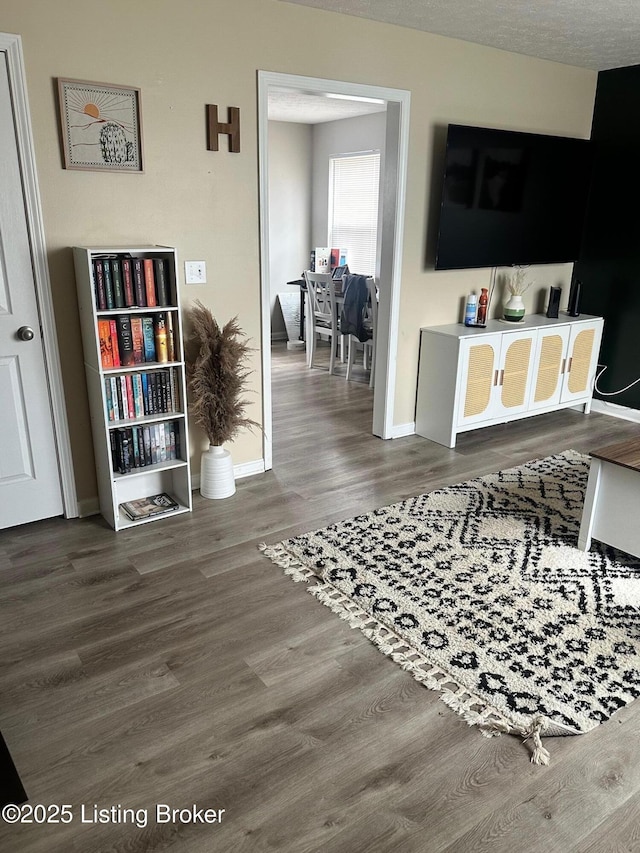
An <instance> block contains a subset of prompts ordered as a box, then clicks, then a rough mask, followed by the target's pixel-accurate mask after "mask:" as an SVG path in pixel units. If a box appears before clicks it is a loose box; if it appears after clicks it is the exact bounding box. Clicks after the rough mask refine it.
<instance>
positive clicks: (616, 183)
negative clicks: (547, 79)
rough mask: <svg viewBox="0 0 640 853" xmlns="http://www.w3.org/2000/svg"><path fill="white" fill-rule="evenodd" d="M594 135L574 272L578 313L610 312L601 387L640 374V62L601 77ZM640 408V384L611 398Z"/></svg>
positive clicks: (611, 388)
mask: <svg viewBox="0 0 640 853" xmlns="http://www.w3.org/2000/svg"><path fill="white" fill-rule="evenodd" d="M591 138H592V140H593V143H594V148H595V165H594V175H593V183H592V188H591V196H590V200H589V209H588V212H587V220H586V225H585V233H584V241H583V246H582V251H581V253H580V259H579V261H578V262H577V264H576V267H575V275H576V277H577V278H578V279H579V280H580V281H581V282H582V300H581V303H580V310H581V312H582V313H585V314H599V315H601V316H603V317H604V321H605V322H604V336H603V342H602V349H601V351H600V362H601V363H602V364H605V365H607V370H606V371H605V373H604V374H603V376H602V377H601V378H600V381H599V383H598V387H599V388H600V390H601V391H607V392H610V391H617V390H618V389H620V388H623V387H625V386H626V385H628V384H629V383H630V382H633V380H634V379H638V378H640V65H634V66H632V67H630V68H616V69H614V70H612V71H601V72H600V74H599V75H598V85H597V90H596V102H595V109H594V115H593V125H592V132H591ZM595 397H596V399H597V398H600V399H605V400H608V401H609V402H612V403H616V404H617V405H620V406H627V407H629V408H633V409H640V382H638V384H637V385H635V386H634V387H633V388H630V389H629V390H628V391H625V392H623V393H622V394H617V395H616V396H613V397H604V396H602V395H600V394H598V393H597V392H596V394H595Z"/></svg>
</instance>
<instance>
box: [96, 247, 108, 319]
mask: <svg viewBox="0 0 640 853" xmlns="http://www.w3.org/2000/svg"><path fill="white" fill-rule="evenodd" d="M93 286H94V289H95V294H96V306H97V308H98V311H106V310H107V292H106V290H105V288H104V268H103V266H102V259H101V258H94V259H93Z"/></svg>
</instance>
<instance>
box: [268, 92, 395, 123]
mask: <svg viewBox="0 0 640 853" xmlns="http://www.w3.org/2000/svg"><path fill="white" fill-rule="evenodd" d="M385 109H386V105H385V104H366V103H362V102H361V101H339V100H334V99H333V98H327V97H326V96H325V95H317V94H316V95H314V94H311V93H310V92H309V93H307V92H300V91H295V90H293V89H285V88H275V87H270V88H269V120H270V121H294V122H298V123H299V124H320V123H321V122H325V121H338V120H339V119H343V118H355V117H356V116H362V115H367V114H368V113H377V112H382V111H384V110H385Z"/></svg>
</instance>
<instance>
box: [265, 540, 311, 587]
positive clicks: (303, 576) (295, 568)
mask: <svg viewBox="0 0 640 853" xmlns="http://www.w3.org/2000/svg"><path fill="white" fill-rule="evenodd" d="M258 550H259V551H262V553H263V554H264V555H265V557H268V558H269V559H270V560H271V561H272V562H273V563H275V564H276V566H280V568H281V569H283V570H284V573H285V575H289V577H290V578H291V580H293V581H295V582H296V583H301V582H303V581H308V580H309V578H315V577H317V575H316V574H315V572H314V571H313V570H312V569H310V568H309V567H308V566H305V565H304V563H301V562H300V560H299V559H298V558H297V557H295V556H294V555H293V554H291V553H290V552H289V551H287V550H286V548H283V547H282V545H267V544H266V542H261V543H260V544H259V545H258Z"/></svg>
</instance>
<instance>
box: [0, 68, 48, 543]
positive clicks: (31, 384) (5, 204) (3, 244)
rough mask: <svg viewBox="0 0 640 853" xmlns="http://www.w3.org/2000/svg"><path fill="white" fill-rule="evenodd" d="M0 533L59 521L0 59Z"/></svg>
mask: <svg viewBox="0 0 640 853" xmlns="http://www.w3.org/2000/svg"><path fill="white" fill-rule="evenodd" d="M0 411H1V415H0V528H5V527H12V526H14V525H17V524H25V523H27V522H30V521H36V520H37V519H41V518H49V517H51V516H54V515H62V512H63V503H62V489H61V483H60V472H59V469H58V455H57V451H56V442H55V433H54V426H53V416H52V411H51V402H50V397H49V388H48V382H47V374H46V370H45V362H44V352H43V345H42V338H41V333H40V321H39V315H38V305H37V300H36V291H35V283H34V277H33V266H32V258H31V250H30V243H29V233H28V228H27V217H26V211H25V204H24V196H23V187H22V178H21V171H20V161H19V157H18V149H17V144H16V135H15V124H14V115H13V110H12V104H11V97H10V91H9V77H8V71H7V64H6V57H5V54H2V53H0Z"/></svg>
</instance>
